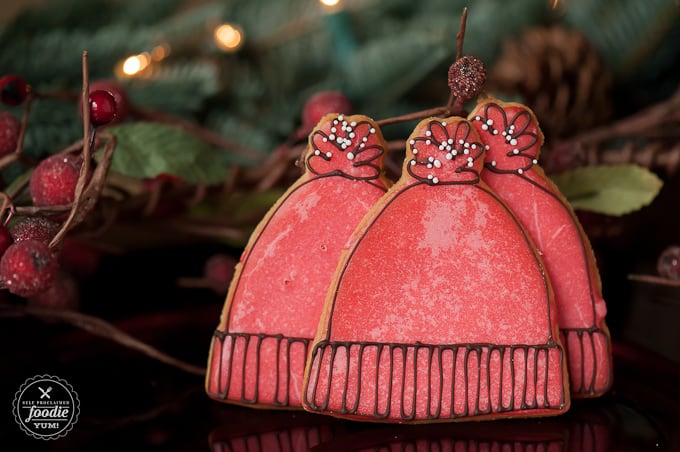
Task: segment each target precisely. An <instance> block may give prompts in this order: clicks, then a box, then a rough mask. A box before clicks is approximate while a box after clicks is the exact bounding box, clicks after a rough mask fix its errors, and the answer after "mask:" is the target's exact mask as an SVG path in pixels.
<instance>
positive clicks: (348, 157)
mask: <svg viewBox="0 0 680 452" xmlns="http://www.w3.org/2000/svg"><path fill="white" fill-rule="evenodd" d="M347 159H348V160H354V154H353V153H352V152H348V153H347Z"/></svg>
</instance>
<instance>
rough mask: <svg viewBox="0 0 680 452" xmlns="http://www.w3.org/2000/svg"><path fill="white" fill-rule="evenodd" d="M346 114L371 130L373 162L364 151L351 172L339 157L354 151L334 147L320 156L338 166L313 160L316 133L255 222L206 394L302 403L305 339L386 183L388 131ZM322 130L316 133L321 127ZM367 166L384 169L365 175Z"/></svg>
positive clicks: (261, 402) (231, 292) (217, 339)
mask: <svg viewBox="0 0 680 452" xmlns="http://www.w3.org/2000/svg"><path fill="white" fill-rule="evenodd" d="M334 118H336V116H327V117H326V118H324V121H323V122H322V124H321V125H320V129H319V130H328V129H330V126H329V124H332V121H333V119H334ZM348 120H350V121H356V122H357V123H361V124H362V126H361V127H359V129H360V130H363V131H365V132H366V134H368V135H370V139H369V140H367V141H368V142H369V143H370V149H371V151H370V153H371V155H372V156H373V157H372V159H370V164H363V163H365V162H368V161H369V160H368V159H364V158H363V157H362V159H361V160H360V162H362V164H360V165H359V166H357V167H354V168H356V171H357V173H355V175H356V174H361V177H358V176H357V177H354V176H351V175H349V174H348V173H346V172H345V171H349V172H350V173H351V172H352V170H351V168H349V167H347V166H343V165H344V161H349V160H348V159H347V158H346V157H344V156H342V155H340V153H338V155H336V156H334V157H332V158H329V159H328V160H323V159H322V160H321V161H323V162H324V164H330V163H333V162H338V165H336V168H340V167H341V168H342V169H343V170H342V172H336V171H334V170H332V169H331V167H330V166H326V167H324V168H325V170H323V168H321V166H320V165H317V163H320V162H321V161H317V160H318V159H316V157H318V156H316V155H315V154H314V150H315V149H314V147H313V142H314V141H313V140H314V138H312V139H311V140H310V144H312V147H311V148H310V150H309V151H308V154H307V161H308V165H309V166H308V171H307V172H306V173H305V174H304V175H303V176H302V177H301V179H299V180H298V181H297V182H296V183H295V184H294V185H293V186H292V187H291V188H290V189H289V190H288V191H287V192H286V193H285V194H284V195H283V196H282V198H281V199H280V200H279V202H278V203H277V205H276V206H274V207H273V208H272V210H270V212H269V213H268V214H267V216H266V217H265V218H264V219H263V221H262V222H261V224H260V225H259V226H258V228H257V230H256V232H255V233H254V234H253V236H252V237H251V240H250V241H249V243H248V245H247V247H246V249H245V251H244V253H243V256H242V257H241V266H240V268H239V269H237V273H236V274H235V277H234V280H233V281H232V285H231V287H230V289H229V293H228V295H227V300H226V302H225V307H224V311H223V315H222V320H221V322H220V326H219V327H218V331H217V333H216V335H215V338H214V339H213V344H212V351H211V358H210V363H209V374H208V377H207V380H206V389H207V392H208V394H210V395H211V396H212V397H214V398H216V399H219V400H224V401H228V402H234V403H241V404H257V405H270V406H278V407H299V406H300V394H301V391H302V389H301V388H302V379H303V371H304V365H305V359H306V356H307V351H308V348H307V347H308V343H309V341H311V338H312V337H313V336H314V334H315V333H316V330H317V326H318V321H319V318H320V316H321V311H322V307H323V301H324V298H325V295H326V291H327V289H328V285H329V284H330V281H331V278H332V276H333V272H334V270H335V268H336V266H337V263H338V260H339V258H340V253H341V251H342V250H343V248H344V247H345V246H346V242H347V239H348V237H349V236H350V234H351V233H352V231H353V230H354V229H355V227H356V225H357V224H358V223H359V221H360V220H361V218H362V217H363V215H364V214H365V213H366V211H368V209H369V208H370V207H372V206H373V204H374V203H375V202H376V201H377V200H378V199H379V198H380V197H381V196H382V195H383V194H384V192H385V190H386V187H385V184H384V182H383V180H382V179H380V178H378V175H379V169H380V165H381V158H380V157H381V155H382V153H383V150H384V143H383V142H382V137H381V136H380V135H379V134H376V133H375V132H373V133H371V132H370V129H371V128H372V126H371V123H370V121H369V120H368V118H365V117H363V116H352V117H348ZM317 132H318V131H317ZM317 132H314V133H313V135H312V136H313V137H315V136H320V135H318V133H317ZM364 136H367V135H364V134H363V133H362V134H357V136H356V137H357V140H355V144H357V146H358V144H359V143H361V142H362V141H361V139H362V138H363V137H364ZM368 152H369V151H366V152H365V153H362V154H360V155H362V156H367V155H368ZM312 168H313V169H314V170H316V173H322V174H323V175H321V176H320V175H317V174H315V171H313V170H312ZM366 168H370V169H371V171H373V169H374V168H377V171H378V172H375V171H373V172H374V176H373V177H372V178H369V174H368V171H367V170H366ZM322 170H323V171H322ZM324 171H325V172H324ZM339 176H341V177H339ZM364 179H365V180H364Z"/></svg>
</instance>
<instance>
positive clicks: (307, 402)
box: [302, 181, 567, 421]
mask: <svg viewBox="0 0 680 452" xmlns="http://www.w3.org/2000/svg"><path fill="white" fill-rule="evenodd" d="M423 184H426V185H430V186H433V187H437V186H439V185H440V184H427V183H426V182H423V181H418V182H415V183H413V184H410V185H407V186H404V187H403V188H402V189H401V190H399V191H398V192H396V193H395V195H394V196H393V197H392V198H391V199H389V201H388V202H387V203H386V204H385V206H384V207H383V208H382V210H381V211H380V212H379V214H378V215H376V216H375V217H374V218H372V221H371V222H370V224H369V225H368V226H367V227H366V228H365V231H368V230H369V229H370V228H371V227H372V226H373V224H375V222H376V221H377V220H378V218H380V216H382V215H383V214H384V213H385V211H386V210H387V208H388V206H389V205H390V204H391V203H393V202H394V201H395V200H396V199H397V198H398V197H399V196H400V195H401V194H403V193H405V192H406V191H407V190H409V189H411V188H413V187H416V186H418V185H423ZM454 184H455V183H449V184H441V186H446V185H454ZM458 184H459V185H470V183H469V182H468V181H461V182H459V183H458ZM472 187H474V188H476V189H479V190H482V191H483V192H484V193H487V194H488V195H489V196H491V197H492V198H493V199H494V200H495V201H496V202H497V203H499V204H500V205H501V206H502V207H503V208H504V209H505V211H506V212H508V215H509V216H510V217H511V218H512V219H513V221H514V223H515V225H516V226H517V228H518V230H519V231H520V232H521V233H522V236H523V237H524V240H525V242H526V244H527V246H528V247H529V249H530V250H531V251H532V254H533V256H534V260H535V262H536V265H537V267H538V269H539V271H540V273H541V278H542V279H543V282H544V286H545V290H546V296H545V300H546V310H547V331H548V341H547V342H546V343H545V344H523V345H507V344H488V343H487V344H482V343H479V344H447V345H433V344H424V343H420V342H418V343H416V344H400V343H378V342H368V341H366V342H363V341H331V340H330V334H331V329H332V325H333V312H334V310H335V303H336V300H337V290H336V291H335V293H334V295H333V299H332V301H331V305H330V308H329V312H330V314H329V316H328V321H327V325H326V328H325V332H326V334H325V338H324V339H322V340H319V341H316V342H315V343H314V346H313V348H312V352H311V354H310V358H309V360H308V363H307V370H308V371H309V374H308V375H306V378H305V384H304V387H303V394H302V395H303V402H302V403H303V405H304V406H305V408H307V409H309V410H311V411H319V412H327V411H328V404H329V401H330V391H328V392H327V394H326V397H325V399H324V400H325V401H324V403H321V404H317V403H316V399H317V390H318V381H319V375H320V374H321V363H322V362H323V358H324V354H325V353H326V350H327V349H329V348H330V350H331V361H330V371H329V372H328V381H327V383H328V384H327V388H326V389H328V388H330V386H331V385H330V382H331V381H332V377H333V370H332V369H333V364H334V362H335V361H334V359H335V355H336V353H337V350H338V349H339V348H341V347H344V348H345V349H346V360H347V368H348V369H349V365H348V364H349V357H350V351H351V348H352V346H358V347H359V348H360V354H359V356H360V357H361V356H362V355H363V350H364V349H365V348H366V347H378V354H377V355H376V356H377V358H378V359H377V362H376V367H379V365H380V353H381V351H382V348H383V347H389V349H390V357H393V350H395V349H401V350H406V349H408V348H414V359H413V363H414V366H417V363H418V350H419V349H421V348H425V349H427V350H428V351H429V353H430V354H429V358H428V361H429V362H430V363H431V362H432V353H433V352H434V350H437V352H438V354H439V355H438V357H439V360H438V362H439V363H440V364H441V362H442V361H441V356H442V354H443V352H444V351H446V350H451V351H453V350H456V352H455V353H454V354H453V356H454V363H455V362H456V360H457V356H458V355H457V351H458V350H459V349H461V348H462V349H464V350H465V357H466V362H465V380H466V382H465V392H466V394H465V400H466V401H467V400H468V397H469V394H468V383H467V380H468V367H467V357H468V356H469V354H470V353H471V352H472V351H474V352H475V353H478V355H477V358H478V359H479V358H480V357H481V353H482V352H481V349H482V348H484V347H486V348H488V349H489V352H488V353H487V357H488V358H487V359H488V360H489V361H490V359H491V356H492V355H493V351H494V350H499V351H498V353H499V358H501V359H502V358H503V353H504V352H501V351H500V350H505V349H507V348H510V349H512V350H513V351H512V353H513V354H514V350H515V349H526V350H527V353H528V351H529V350H535V352H534V356H535V359H536V360H538V356H539V355H538V353H539V352H540V351H545V353H546V361H545V378H546V382H545V388H544V389H545V396H544V406H543V407H539V406H538V404H537V403H536V404H535V405H527V404H526V396H525V393H526V389H527V385H526V382H525V384H524V385H523V387H524V394H523V395H524V396H523V398H522V404H521V406H520V407H515V406H514V403H515V399H514V395H515V393H514V388H515V383H514V378H513V384H512V388H513V389H512V398H511V401H512V403H511V406H510V407H507V408H506V407H503V404H502V398H503V393H502V388H503V384H502V382H503V376H502V369H503V366H502V365H501V367H500V368H501V378H500V380H499V381H500V384H499V397H500V403H499V404H498V406H499V410H497V411H492V404H491V402H489V408H488V410H481V409H476V410H475V411H474V412H473V413H468V412H467V410H468V404H467V403H466V405H465V413H464V414H463V415H460V416H451V418H450V419H455V418H458V417H475V416H483V415H490V414H494V413H507V412H518V413H521V412H522V411H521V410H523V411H527V410H532V409H545V410H554V411H555V413H556V414H557V413H559V412H560V411H562V410H563V409H564V406H565V404H566V400H567V398H566V397H567V396H566V391H565V389H566V388H565V385H564V384H562V387H561V393H562V394H561V400H560V403H559V405H557V406H549V405H548V397H547V390H548V384H547V381H548V376H549V366H548V357H549V355H550V350H557V351H558V352H559V369H560V372H562V371H563V369H564V357H565V353H566V351H565V350H564V349H563V347H561V346H560V345H559V344H557V343H556V342H555V340H554V338H553V334H552V325H553V321H552V312H551V309H550V285H549V283H548V279H547V276H546V272H545V269H544V267H543V265H542V263H541V260H540V258H539V257H538V255H537V251H536V250H535V249H534V248H533V246H532V245H531V241H530V239H529V237H528V235H527V232H526V231H525V230H524V228H523V227H522V226H521V224H520V222H519V220H518V219H517V218H516V217H515V216H514V214H513V213H512V212H511V211H510V209H509V208H508V207H507V206H506V205H505V204H504V203H503V202H502V201H501V200H500V198H499V197H498V196H497V195H496V194H495V193H493V192H492V191H490V190H488V189H486V188H483V187H481V186H480V185H479V184H473V185H472ZM472 187H471V188H472ZM365 236H366V234H365V232H364V234H363V235H362V236H361V237H360V238H359V239H358V241H357V242H356V243H355V244H354V246H353V248H352V249H351V250H350V252H349V254H348V256H347V258H346V259H345V261H344V266H343V267H342V269H341V270H340V274H339V276H338V282H337V284H336V286H335V287H338V286H339V285H340V283H341V281H342V278H343V276H344V274H345V271H346V270H347V267H348V265H349V263H350V261H351V260H352V256H353V255H354V252H355V251H356V250H357V248H358V247H359V245H360V243H361V242H362V241H363V239H364V238H365ZM402 356H403V361H404V362H406V352H404V354H403V355H402ZM526 356H528V355H525V357H526ZM392 359H393V358H392ZM317 360H318V365H315V363H317ZM360 360H361V358H360ZM513 361H514V355H511V363H512V362H513ZM500 362H501V363H503V361H500ZM527 363H528V360H527V359H525V360H524V364H525V375H527V373H528V372H527V370H526V369H527V368H526V366H527ZM536 364H537V361H536ZM357 367H358V369H359V373H358V375H357V382H358V383H357V388H361V367H362V366H361V365H359V366H357ZM488 368H489V367H488V363H487V369H488ZM537 368H538V366H537V365H535V366H534V369H537ZM315 369H316V370H315ZM430 369H431V366H430ZM312 372H316V374H315V375H313V374H312ZM440 372H441V373H440V375H439V382H440V391H439V394H440V395H441V394H442V391H441V384H442V383H441V382H442V381H443V380H444V378H443V371H442V370H441V365H440ZM391 374H392V362H390V375H391ZM480 374H481V371H478V373H477V378H478V380H479V377H480ZM512 374H513V376H514V367H513V372H512ZM403 375H404V373H403V371H402V381H404V378H403ZM416 375H417V369H415V368H414V377H416ZM487 375H488V376H489V374H488V373H487ZM534 375H535V378H534V380H536V378H538V372H535V373H534ZM376 378H377V379H379V373H378V372H377V371H376ZM429 381H431V375H430V374H429V373H428V382H429ZM455 381H456V380H455V366H454V369H453V375H452V377H451V382H452V385H453V387H452V392H451V397H452V403H451V413H452V414H453V413H454V412H455V405H454V404H453V398H454V392H455V390H454V389H455ZM312 382H314V383H312ZM344 382H345V383H344V393H343V394H342V408H341V410H340V411H339V412H337V411H333V413H336V414H337V413H339V414H342V415H347V416H360V415H358V414H357V410H358V407H359V400H360V397H361V394H360V393H359V394H357V397H356V401H355V403H354V406H353V407H351V408H348V407H347V406H346V402H347V400H348V394H347V387H348V382H349V378H348V375H346V376H345V379H344ZM416 382H417V377H416ZM534 384H535V386H536V381H535V382H534ZM311 385H313V387H312V388H311V393H312V394H311V398H310V395H309V393H310V386H311ZM401 386H402V394H401V400H402V401H403V400H404V385H403V384H402V385H401ZM377 388H378V385H377V381H376V385H375V390H376V392H377ZM414 388H416V389H415V390H416V391H417V385H416V384H414ZM429 388H430V386H428V394H429V392H430V389H429ZM486 389H487V391H488V392H489V393H490V392H491V385H490V376H489V378H488V379H487V386H486ZM358 390H359V391H360V389H358ZM480 392H481V385H480V384H479V381H478V383H477V399H478V400H477V403H476V406H477V408H478V407H479V394H480ZM389 394H390V397H389V400H388V402H387V403H386V405H387V412H386V413H379V412H378V411H377V410H378V403H377V396H376V398H375V400H376V403H375V405H376V406H375V408H374V412H373V418H375V419H376V420H384V419H388V418H389V419H391V420H395V421H413V420H416V418H415V415H416V409H415V407H413V409H412V414H411V415H407V414H405V413H404V408H403V403H402V404H401V413H400V415H401V417H390V411H391V404H392V387H391V386H390V392H389ZM536 395H537V393H536V392H534V399H536ZM412 399H413V401H414V403H415V400H416V397H415V396H414V397H413V398H412ZM489 400H490V399H489ZM431 407H432V404H431V401H430V400H428V403H427V409H428V417H427V418H425V419H422V418H418V420H433V419H441V418H440V417H439V413H441V399H440V401H439V405H438V407H437V409H436V410H435V414H433V415H432V416H429V414H430V410H431ZM518 410H520V411H518ZM364 417H365V416H364Z"/></svg>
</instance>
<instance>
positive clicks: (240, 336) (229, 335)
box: [208, 330, 311, 408]
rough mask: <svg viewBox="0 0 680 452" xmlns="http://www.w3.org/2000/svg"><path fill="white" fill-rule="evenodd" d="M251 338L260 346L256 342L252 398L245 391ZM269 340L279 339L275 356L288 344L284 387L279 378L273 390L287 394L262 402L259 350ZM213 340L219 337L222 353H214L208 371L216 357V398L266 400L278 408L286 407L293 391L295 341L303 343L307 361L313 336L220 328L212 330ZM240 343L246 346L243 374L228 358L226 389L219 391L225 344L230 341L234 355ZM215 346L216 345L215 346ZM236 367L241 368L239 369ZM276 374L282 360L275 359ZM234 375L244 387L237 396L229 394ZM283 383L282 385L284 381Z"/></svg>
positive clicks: (247, 401)
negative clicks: (260, 394)
mask: <svg viewBox="0 0 680 452" xmlns="http://www.w3.org/2000/svg"><path fill="white" fill-rule="evenodd" d="M251 340H256V341H257V346H256V352H255V353H256V356H255V362H256V368H257V371H256V378H255V384H254V387H255V390H254V395H253V397H252V398H247V397H246V395H245V392H246V385H245V384H244V382H245V380H246V378H245V373H246V363H247V361H248V352H249V350H250V341H251ZM266 340H275V341H276V344H277V346H276V356H277V357H279V356H281V350H282V348H283V347H285V352H286V363H287V367H286V374H285V375H286V379H285V385H286V387H285V390H283V391H281V390H280V389H279V385H280V383H281V382H280V379H279V378H277V379H276V386H275V389H274V394H275V396H274V397H275V398H276V396H278V395H279V394H280V393H282V392H283V393H284V394H285V397H284V399H283V400H274V401H273V402H270V401H267V402H262V401H260V400H259V392H260V362H261V360H260V353H261V350H260V349H261V347H262V344H263V343H264V342H265V341H266ZM213 341H219V343H220V353H219V356H215V354H214V353H213V356H212V360H211V363H210V366H209V367H208V372H210V370H211V369H212V368H213V360H215V359H217V360H218V363H217V366H218V369H220V377H219V379H218V382H217V389H218V392H211V393H210V395H211V396H212V397H214V398H218V399H222V400H227V399H228V400H234V401H236V402H238V403H240V404H242V405H256V404H263V403H266V404H267V405H272V406H275V407H279V408H285V407H287V406H289V405H290V393H289V387H290V381H291V368H290V363H291V356H292V354H291V350H292V349H293V346H295V345H296V344H301V345H302V347H303V350H304V351H303V353H302V357H303V359H302V362H303V363H304V362H305V360H306V357H307V354H308V351H309V343H310V342H311V339H309V338H303V337H287V336H284V335H283V334H263V333H259V334H251V333H233V332H226V331H219V330H216V331H215V332H214V334H213ZM239 343H243V345H242V348H243V366H242V368H241V369H240V375H239V374H238V373H236V372H234V369H233V363H234V361H233V360H230V361H229V367H228V375H227V382H226V386H225V389H224V390H223V391H220V390H219V388H220V386H221V385H220V382H221V380H222V372H224V371H225V368H224V367H223V361H222V356H223V354H224V347H225V344H226V345H228V346H229V347H230V348H231V350H230V354H229V356H232V357H233V356H234V351H235V350H236V349H237V347H238V346H239ZM213 350H214V348H213ZM236 370H237V371H238V370H239V369H236ZM276 374H277V375H280V369H279V360H277V361H276ZM234 376H236V377H237V378H236V380H235V381H236V383H237V384H240V388H241V391H240V392H241V394H240V396H239V398H238V399H230V398H229V391H230V389H231V385H232V382H233V381H234V378H233V377H234ZM282 386H283V385H282Z"/></svg>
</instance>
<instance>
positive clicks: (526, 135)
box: [469, 99, 612, 398]
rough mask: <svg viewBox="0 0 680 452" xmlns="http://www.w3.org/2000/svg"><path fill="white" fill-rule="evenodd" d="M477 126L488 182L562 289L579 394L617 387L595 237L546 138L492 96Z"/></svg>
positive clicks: (524, 111)
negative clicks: (563, 184) (565, 187)
mask: <svg viewBox="0 0 680 452" xmlns="http://www.w3.org/2000/svg"><path fill="white" fill-rule="evenodd" d="M469 118H470V121H471V122H472V124H473V125H474V126H475V128H476V129H477V131H478V132H479V134H480V136H481V137H482V140H483V141H484V142H485V143H486V144H487V146H488V147H489V148H488V150H487V153H486V163H485V166H486V169H485V171H484V172H483V175H482V179H483V180H484V181H485V182H486V183H487V184H489V186H490V187H492V188H493V189H494V190H496V191H497V193H498V194H499V196H500V197H501V198H502V199H503V200H504V201H505V202H506V203H507V204H508V205H509V206H510V208H511V209H512V210H513V212H515V214H516V215H517V217H518V218H519V219H520V221H521V222H522V224H523V225H524V226H525V227H526V228H527V230H528V231H529V233H530V235H531V237H532V239H533V240H534V241H535V242H536V245H537V246H538V249H540V250H541V254H542V256H543V259H544V261H545V265H546V268H547V270H548V275H549V277H550V281H551V283H552V287H553V290H554V292H555V300H556V303H557V311H558V319H559V326H560V334H561V338H562V341H563V344H564V346H565V347H566V349H567V357H568V364H569V375H570V383H571V385H570V386H571V393H572V396H573V397H579V398H580V397H595V396H599V395H602V394H603V393H605V392H607V391H608V390H609V389H610V387H611V384H612V362H611V360H612V353H611V339H610V335H609V330H608V328H607V325H606V323H605V315H606V312H607V307H606V304H605V301H604V299H603V297H602V288H601V284H600V276H599V273H598V269H597V266H596V264H595V258H594V255H593V252H592V249H591V246H590V242H589V240H588V237H587V236H586V234H585V233H584V231H583V228H582V227H581V225H580V223H579V220H578V218H577V217H576V214H575V213H574V210H573V209H572V207H571V205H570V204H569V202H568V201H567V199H566V198H565V197H564V196H563V195H562V194H561V193H560V191H559V189H558V188H557V186H556V185H555V184H554V183H552V181H550V179H549V178H548V177H547V176H546V175H545V172H544V171H543V169H542V168H541V167H540V166H539V165H538V157H539V153H540V147H541V145H542V142H543V134H542V133H541V131H540V128H539V126H538V121H537V120H536V117H535V116H534V114H533V113H532V112H531V111H530V110H529V109H528V108H527V107H525V106H524V105H521V104H518V103H507V102H500V101H497V100H494V99H489V100H486V101H484V102H481V103H480V104H479V105H478V106H477V107H476V108H475V111H473V112H472V113H471V114H470V116H469Z"/></svg>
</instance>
